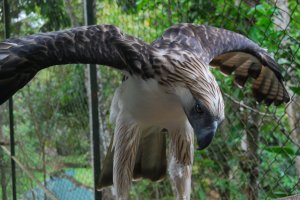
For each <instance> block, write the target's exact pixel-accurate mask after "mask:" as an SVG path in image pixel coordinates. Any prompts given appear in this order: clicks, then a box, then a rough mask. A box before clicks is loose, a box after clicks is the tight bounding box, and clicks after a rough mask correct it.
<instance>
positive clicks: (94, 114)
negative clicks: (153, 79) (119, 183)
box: [84, 0, 102, 200]
mask: <svg viewBox="0 0 300 200" xmlns="http://www.w3.org/2000/svg"><path fill="white" fill-rule="evenodd" d="M95 3H96V2H95V1H94V0H85V1H84V13H85V24H86V25H92V24H95V22H96V9H95V8H96V6H95ZM88 70H89V89H90V92H89V94H90V97H89V101H90V108H89V109H90V129H91V140H92V159H93V172H94V198H95V200H101V199H102V193H101V192H100V191H97V190H96V186H97V182H98V180H99V177H100V173H101V172H100V169H101V155H100V125H99V111H98V94H97V92H98V87H97V86H98V84H97V69H96V65H95V64H89V65H88Z"/></svg>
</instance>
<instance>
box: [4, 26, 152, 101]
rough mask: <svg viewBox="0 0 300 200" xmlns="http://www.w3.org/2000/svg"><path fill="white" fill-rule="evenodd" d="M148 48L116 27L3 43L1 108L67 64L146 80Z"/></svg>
mask: <svg viewBox="0 0 300 200" xmlns="http://www.w3.org/2000/svg"><path fill="white" fill-rule="evenodd" d="M148 47H149V48H151V47H150V46H149V45H147V44H145V43H144V42H142V41H140V40H138V39H136V38H134V37H131V36H128V35H125V34H123V33H122V32H121V31H120V30H119V29H118V28H117V27H115V26H113V25H94V26H84V27H78V28H73V29H69V30H64V31H57V32H49V33H40V34H35V35H31V36H26V37H23V38H19V39H8V40H6V41H4V42H1V43H0V91H1V92H0V105H1V104H2V103H3V102H4V101H6V100H7V99H8V98H9V97H10V96H12V95H13V94H14V93H15V92H16V91H17V90H19V89H21V88H22V87H23V86H24V85H26V84H27V83H28V82H29V81H30V80H31V79H32V78H33V77H34V76H35V74H36V73H37V72H38V71H39V70H41V69H43V68H46V67H50V66H53V65H61V64H68V63H91V64H93V63H94V64H103V65H108V66H111V67H113V68H116V69H119V70H124V71H127V72H129V73H131V74H132V73H139V74H141V75H142V76H144V77H148V76H153V74H152V71H151V70H148V69H145V67H147V66H149V65H147V64H145V62H146V61H145V60H146V59H145V56H147V55H148V53H147V51H148Z"/></svg>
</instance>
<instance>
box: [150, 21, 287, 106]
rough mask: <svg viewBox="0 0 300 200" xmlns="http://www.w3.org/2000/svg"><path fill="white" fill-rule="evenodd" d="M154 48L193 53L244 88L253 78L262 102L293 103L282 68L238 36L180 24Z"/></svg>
mask: <svg viewBox="0 0 300 200" xmlns="http://www.w3.org/2000/svg"><path fill="white" fill-rule="evenodd" d="M152 45H153V47H156V48H160V49H170V48H171V49H172V48H173V49H177V50H180V49H182V50H186V51H190V52H191V53H193V54H195V55H196V56H198V57H199V58H201V59H202V60H203V62H205V63H206V64H210V65H211V66H214V67H219V68H220V70H221V71H222V72H223V73H225V74H228V75H229V74H232V73H234V75H235V82H236V83H237V84H238V85H239V86H241V87H243V86H244V84H245V82H246V80H247V79H248V78H249V77H252V78H253V79H254V81H253V85H252V90H253V94H254V96H255V98H256V100H257V101H259V102H261V101H265V103H266V104H267V105H269V104H271V103H272V102H274V104H275V105H278V104H280V103H282V102H288V101H289V100H290V98H289V95H288V93H287V91H286V89H285V88H284V85H283V82H282V75H281V70H280V67H279V65H278V64H277V63H276V62H275V61H274V59H272V58H271V57H270V55H269V54H268V53H267V52H266V51H265V50H264V49H262V48H261V47H259V46H258V45H257V44H255V43H254V42H252V41H251V40H249V39H248V38H246V37H244V36H242V35H240V34H238V33H234V32H231V31H228V30H224V29H220V28H215V27H210V26H206V25H194V24H179V25H176V26H173V27H171V28H169V29H168V30H167V31H166V32H165V33H164V34H163V35H162V37H161V38H159V39H157V40H156V41H154V42H153V43H152Z"/></svg>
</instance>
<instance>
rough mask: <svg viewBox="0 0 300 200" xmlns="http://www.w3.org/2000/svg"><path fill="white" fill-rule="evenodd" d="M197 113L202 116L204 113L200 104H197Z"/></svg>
mask: <svg viewBox="0 0 300 200" xmlns="http://www.w3.org/2000/svg"><path fill="white" fill-rule="evenodd" d="M195 111H196V112H197V113H199V114H202V113H203V112H204V111H203V109H202V106H201V105H200V104H199V103H196V105H195Z"/></svg>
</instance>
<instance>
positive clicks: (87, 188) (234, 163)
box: [0, 0, 300, 200]
mask: <svg viewBox="0 0 300 200" xmlns="http://www.w3.org/2000/svg"><path fill="white" fill-rule="evenodd" d="M0 2H1V3H3V5H4V3H5V2H6V1H0ZM7 3H8V5H9V10H8V12H9V20H10V21H11V25H10V32H11V34H10V36H11V37H19V36H23V35H29V34H33V33H37V32H44V31H53V30H61V29H65V28H70V27H75V26H81V25H84V2H83V1H82V0H45V1H40V0H36V1H29V0H24V1H18V0H7ZM299 4H300V3H299V1H298V0H211V1H206V0H160V1H158V0H98V1H95V7H94V9H95V11H96V23H97V24H113V25H116V26H118V27H119V28H120V29H121V30H122V31H123V32H124V33H127V34H130V35H133V36H136V37H139V38H141V39H143V40H144V41H146V42H148V43H151V42H152V41H154V40H155V39H156V38H158V37H159V36H161V34H162V33H163V32H164V31H165V30H166V29H167V28H168V27H170V26H172V25H174V24H178V23H181V22H188V23H195V24H208V25H211V26H215V27H221V28H225V29H228V30H232V31H234V32H238V33H241V34H243V35H245V36H247V37H249V38H250V39H251V40H253V41H255V42H256V43H257V44H259V45H260V46H262V47H263V48H266V49H267V51H268V52H269V53H270V54H271V55H272V56H273V57H274V58H275V60H276V61H277V62H278V63H279V64H280V65H281V67H282V73H283V76H284V79H285V84H286V88H288V91H289V93H290V96H291V101H290V102H289V103H287V104H285V105H281V106H279V107H276V106H274V105H271V106H269V107H267V106H265V105H263V104H259V103H257V102H255V100H254V98H253V96H252V93H251V87H250V84H248V85H246V87H245V88H243V89H242V90H241V89H239V88H237V87H236V86H235V85H234V81H233V78H232V77H230V76H229V77H225V76H224V75H223V74H221V73H220V72H219V71H218V70H214V69H212V71H213V73H214V75H215V76H216V77H217V81H218V83H219V86H220V87H221V89H222V93H223V97H224V99H225V104H226V105H225V106H226V108H225V110H226V112H225V113H226V119H225V121H224V123H223V124H222V127H221V128H219V130H218V133H217V135H216V137H215V138H214V141H213V142H212V144H211V145H210V146H209V147H208V148H207V149H205V150H202V151H195V157H194V159H195V161H194V164H193V176H192V192H191V199H276V198H281V197H287V196H292V195H297V194H299V193H300V185H299V180H300V179H299V178H300V125H299V120H300V97H299V95H300V84H299V83H300V68H299V66H300V51H299V48H300V47H299V46H300V5H299ZM4 14H5V12H4V7H2V8H1V9H0V15H1V20H2V22H1V25H0V27H1V28H0V32H1V36H0V38H1V40H4V32H5V21H4V19H5V17H4ZM86 69H87V68H86V67H85V66H84V65H79V64H78V65H76V66H69V65H68V66H57V67H53V68H50V69H46V70H42V71H41V72H40V73H39V74H38V75H37V76H36V78H34V80H33V81H31V82H30V84H28V85H27V86H26V87H24V88H23V89H22V90H20V91H19V92H18V93H17V94H16V95H14V97H13V102H14V104H13V105H14V106H13V110H11V111H13V117H14V132H15V133H14V137H15V142H14V143H10V131H11V127H10V123H9V121H10V120H9V119H10V116H11V115H10V114H9V111H10V109H9V106H8V103H5V104H3V105H1V107H0V141H1V148H0V178H1V180H0V184H1V187H0V195H1V198H2V199H3V200H7V199H12V197H13V195H16V198H17V199H26V200H31V199H51V198H52V197H51V195H54V196H55V198H57V199H59V200H69V199H72V200H76V199H78V200H90V199H93V198H94V188H93V180H94V179H93V167H92V150H91V146H92V140H91V137H90V126H89V98H88V97H89V96H90V95H91V94H90V93H89V92H88V89H87V88H88V83H87V80H88V79H87V76H88V72H87V70H86ZM121 81H122V76H121V74H120V73H119V72H117V71H115V70H112V69H108V68H107V67H103V66H97V82H96V83H95V86H97V87H98V94H97V95H98V105H97V106H98V110H99V124H100V126H99V132H100V134H99V136H100V140H99V143H100V149H101V151H100V155H96V156H99V157H101V158H104V156H105V153H106V150H107V147H108V145H109V143H110V139H111V136H112V132H113V125H111V124H110V122H109V107H110V102H111V99H112V95H113V93H114V91H115V89H116V88H117V87H118V86H119V85H120V83H121ZM0 92H1V91H0ZM11 146H14V148H15V156H14V159H15V160H14V161H15V164H16V166H15V170H16V173H15V174H12V170H11V169H12V168H13V166H11V160H10V159H11V157H10V155H11V154H10V147H11ZM12 176H15V177H16V182H15V183H12V181H11V178H12ZM14 188H15V189H14ZM130 197H131V199H173V194H172V188H171V185H170V183H169V178H168V177H166V178H165V179H164V180H163V181H161V182H158V183H153V182H150V181H148V180H142V181H138V182H134V183H133V186H132V188H131V192H130ZM114 198H115V197H114V190H113V189H111V188H108V189H105V190H104V191H103V193H102V199H114ZM299 198H300V197H299Z"/></svg>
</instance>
